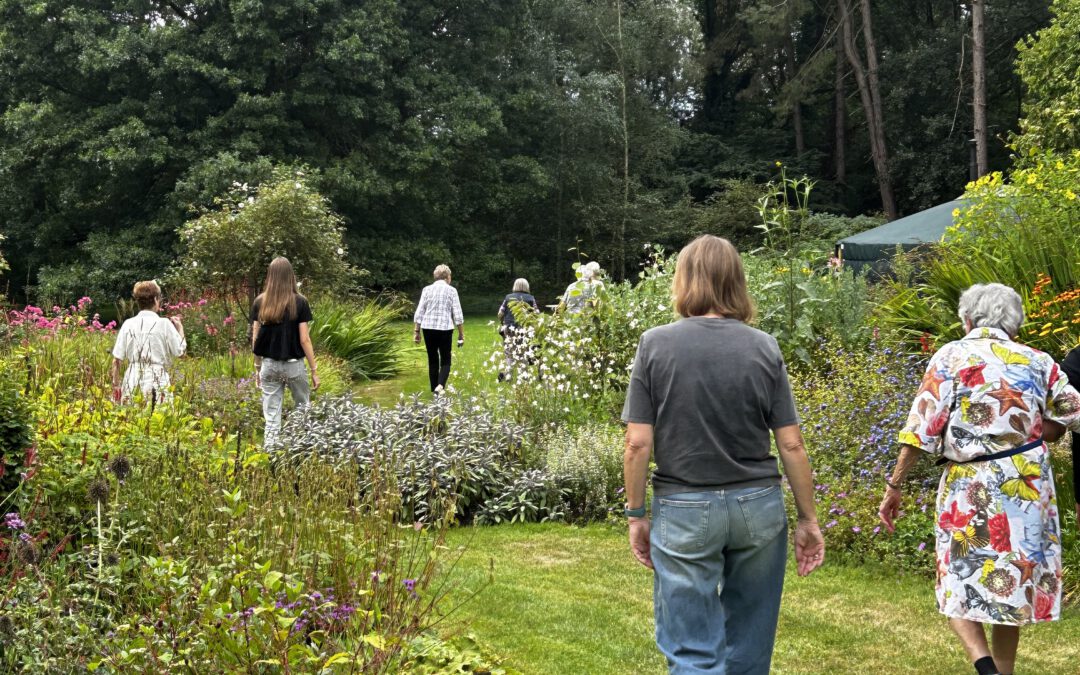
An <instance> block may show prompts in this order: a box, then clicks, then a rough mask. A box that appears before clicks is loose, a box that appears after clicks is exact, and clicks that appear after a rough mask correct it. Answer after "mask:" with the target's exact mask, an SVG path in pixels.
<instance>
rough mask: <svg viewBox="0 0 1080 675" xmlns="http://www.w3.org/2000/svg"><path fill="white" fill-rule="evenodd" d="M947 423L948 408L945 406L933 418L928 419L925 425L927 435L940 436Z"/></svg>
mask: <svg viewBox="0 0 1080 675" xmlns="http://www.w3.org/2000/svg"><path fill="white" fill-rule="evenodd" d="M948 423H949V410H948V408H946V409H945V410H942V411H941V412H939V413H938V414H937V415H935V416H934V419H932V420H930V424H928V425H927V427H926V435H927V436H940V435H941V432H942V431H944V430H945V425H946V424H948Z"/></svg>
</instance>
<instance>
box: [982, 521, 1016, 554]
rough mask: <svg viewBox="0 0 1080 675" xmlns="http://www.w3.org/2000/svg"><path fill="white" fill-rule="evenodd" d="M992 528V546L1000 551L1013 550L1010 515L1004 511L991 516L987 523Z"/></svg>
mask: <svg viewBox="0 0 1080 675" xmlns="http://www.w3.org/2000/svg"><path fill="white" fill-rule="evenodd" d="M986 525H987V527H989V528H990V547H991V548H993V549H994V550H995V551H997V552H998V553H1008V552H1009V551H1011V550H1012V541H1011V539H1010V535H1011V532H1010V530H1009V517H1008V516H1006V515H1005V514H1004V513H999V514H997V515H993V516H990V520H989V521H987V523H986Z"/></svg>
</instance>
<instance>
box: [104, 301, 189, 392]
mask: <svg viewBox="0 0 1080 675" xmlns="http://www.w3.org/2000/svg"><path fill="white" fill-rule="evenodd" d="M132 296H133V297H134V298H135V303H136V304H137V305H138V306H139V313H138V314H136V315H135V316H133V317H131V318H130V319H128V320H127V321H125V322H124V324H123V325H122V326H120V332H119V333H117V335H116V345H115V346H114V347H113V351H112V355H113V364H112V371H111V375H112V386H113V398H114V399H115V400H117V401H121V402H124V403H128V402H130V401H131V399H132V397H133V395H134V394H135V392H136V391H141V392H142V396H143V399H144V400H147V401H149V400H154V401H156V402H158V403H162V402H165V401H168V400H170V399H171V398H172V393H171V392H170V391H169V384H170V382H169V372H168V368H169V365H170V364H171V363H172V360H173V359H175V358H176V357H178V356H181V355H182V354H183V353H184V350H185V349H186V348H187V342H186V341H185V340H184V324H182V323H180V319H179V318H177V317H171V318H168V319H166V318H164V317H161V316H158V312H159V311H161V288H160V287H159V286H158V285H157V282H154V281H140V282H139V283H137V284H135V289H134V290H133V291H132ZM124 361H127V362H128V367H127V371H125V373H124V379H123V382H121V380H120V366H121V365H122V364H123V362H124Z"/></svg>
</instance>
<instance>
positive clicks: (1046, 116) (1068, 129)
mask: <svg viewBox="0 0 1080 675" xmlns="http://www.w3.org/2000/svg"><path fill="white" fill-rule="evenodd" d="M1051 11H1052V12H1053V14H1054V18H1053V21H1052V22H1051V23H1050V25H1049V26H1047V27H1045V28H1043V29H1042V30H1040V31H1039V32H1038V33H1037V34H1036V35H1035V36H1034V37H1032V38H1030V39H1027V40H1025V41H1024V42H1023V43H1022V44H1021V46H1020V57H1019V60H1018V61H1017V70H1018V71H1019V74H1020V77H1021V79H1023V82H1024V86H1025V87H1026V88H1027V96H1026V98H1025V100H1024V105H1023V117H1022V119H1021V120H1020V131H1019V134H1018V135H1017V136H1016V137H1015V138H1014V141H1015V145H1016V149H1017V150H1018V151H1019V152H1020V154H1021V155H1022V156H1025V157H1026V156H1029V155H1033V154H1035V151H1036V150H1057V151H1065V150H1072V149H1075V148H1077V147H1080V84H1078V83H1080V41H1078V40H1077V38H1078V36H1080V2H1078V1H1077V0H1054V3H1053V5H1051Z"/></svg>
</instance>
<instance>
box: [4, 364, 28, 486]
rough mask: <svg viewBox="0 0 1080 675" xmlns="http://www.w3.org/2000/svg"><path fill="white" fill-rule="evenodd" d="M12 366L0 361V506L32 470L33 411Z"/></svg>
mask: <svg viewBox="0 0 1080 675" xmlns="http://www.w3.org/2000/svg"><path fill="white" fill-rule="evenodd" d="M15 368H16V366H15V365H14V364H11V363H5V362H3V361H0V503H3V502H6V501H7V497H8V495H9V494H10V493H11V491H12V490H14V489H15V488H17V487H18V486H19V483H20V482H21V481H22V477H21V476H20V474H21V473H23V472H24V471H26V470H27V469H28V468H29V464H30V461H29V460H30V459H31V458H32V454H31V451H30V445H31V443H32V442H33V437H32V435H31V431H32V424H33V410H32V408H31V407H30V404H29V402H28V401H27V400H26V397H25V396H24V395H23V392H22V387H23V379H24V378H23V377H20V375H19V373H18V372H17V371H16V370H15Z"/></svg>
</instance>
